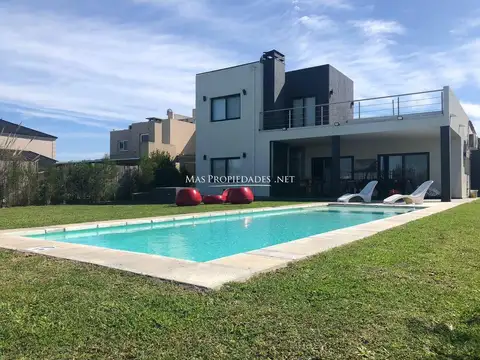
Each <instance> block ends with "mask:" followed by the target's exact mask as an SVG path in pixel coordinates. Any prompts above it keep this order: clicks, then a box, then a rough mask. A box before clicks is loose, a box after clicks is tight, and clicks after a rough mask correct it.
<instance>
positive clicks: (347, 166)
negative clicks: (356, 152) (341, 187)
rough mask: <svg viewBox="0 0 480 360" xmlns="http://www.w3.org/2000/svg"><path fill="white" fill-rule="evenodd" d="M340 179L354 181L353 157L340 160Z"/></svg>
mask: <svg viewBox="0 0 480 360" xmlns="http://www.w3.org/2000/svg"><path fill="white" fill-rule="evenodd" d="M340 179H341V180H352V179H353V156H348V157H341V158H340Z"/></svg>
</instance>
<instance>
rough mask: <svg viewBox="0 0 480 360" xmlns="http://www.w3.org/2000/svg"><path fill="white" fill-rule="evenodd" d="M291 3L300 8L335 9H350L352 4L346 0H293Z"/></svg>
mask: <svg viewBox="0 0 480 360" xmlns="http://www.w3.org/2000/svg"><path fill="white" fill-rule="evenodd" d="M292 4H294V6H296V7H298V8H299V9H302V7H304V6H305V7H322V8H329V9H336V10H352V9H353V4H352V2H350V1H347V0H293V1H292Z"/></svg>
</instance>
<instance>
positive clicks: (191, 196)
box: [175, 188, 202, 206]
mask: <svg viewBox="0 0 480 360" xmlns="http://www.w3.org/2000/svg"><path fill="white" fill-rule="evenodd" d="M201 202H202V195H201V194H200V192H199V191H198V190H197V189H193V188H187V189H180V190H178V192H177V197H176V198H175V203H176V204H177V206H195V205H198V204H200V203H201Z"/></svg>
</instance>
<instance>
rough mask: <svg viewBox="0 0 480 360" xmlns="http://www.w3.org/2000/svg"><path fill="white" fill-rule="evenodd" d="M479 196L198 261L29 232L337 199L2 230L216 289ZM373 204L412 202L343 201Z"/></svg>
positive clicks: (17, 238)
mask: <svg viewBox="0 0 480 360" xmlns="http://www.w3.org/2000/svg"><path fill="white" fill-rule="evenodd" d="M474 200H476V199H462V200H453V201H452V202H445V203H442V202H438V201H426V202H425V203H424V204H423V205H421V206H416V207H415V208H416V209H418V210H416V211H414V212H408V213H405V214H400V215H395V216H392V217H389V218H386V219H380V220H375V221H371V222H368V223H364V224H360V225H355V226H351V227H347V228H343V229H338V230H334V231H329V232H326V233H322V234H318V235H312V236H309V237H306V238H302V239H297V240H293V241H290V242H286V243H282V244H278V245H273V246H269V247H266V248H262V249H258V250H253V251H248V252H245V253H240V254H236V255H231V256H227V257H223V258H219V259H215V260H211V261H208V262H195V261H188V260H182V259H175V258H171V257H165V256H160V255H151V254H143V253H135V252H129V251H123V250H114V249H107V248H100V247H95V246H89V245H81V244H73V243H66V242H59V241H50V240H43V239H34V238H28V237H26V236H29V235H36V234H45V233H52V232H63V231H73V230H87V229H99V228H105V227H110V226H119V225H120V226H122V225H136V224H138V225H139V224H149V223H151V224H154V223H159V222H164V221H172V220H173V221H179V220H189V219H192V220H194V219H205V218H209V217H214V216H223V215H232V214H248V213H252V212H262V211H268V210H281V209H295V208H308V207H319V206H336V205H339V204H337V203H308V204H299V205H288V206H279V207H266V208H255V209H243V210H228V211H215V212H208V213H193V214H185V215H176V216H161V217H152V218H142V219H129V220H121V221H119V220H117V221H100V222H90V223H81V224H69V225H55V226H45V227H37V228H28V229H12V230H4V231H0V248H5V249H11V250H17V251H22V252H29V253H35V254H42V255H46V256H52V257H57V258H61V259H69V260H74V261H80V262H85V263H91V264H96V265H101V266H105V267H109V268H113V269H119V270H124V271H128V272H132V273H136V274H141V275H147V276H151V277H155V278H159V279H162V280H167V281H173V282H177V283H182V284H187V285H194V286H197V287H202V288H207V289H217V288H219V287H221V286H222V285H223V284H225V283H227V282H232V281H244V280H246V279H248V278H251V277H252V276H254V275H256V274H259V273H263V272H267V271H273V270H275V269H278V268H281V267H285V266H287V264H289V263H290V262H292V261H296V260H300V259H305V258H307V257H310V256H312V255H315V254H318V253H321V252H323V251H326V250H329V249H331V248H334V247H337V246H341V245H344V244H348V243H351V242H354V241H357V240H360V239H363V238H366V237H369V236H371V235H374V234H377V233H379V232H381V231H384V230H388V229H392V228H395V227H397V226H400V225H403V224H406V223H408V222H411V221H414V220H417V219H421V218H423V217H426V216H430V215H432V214H436V213H439V212H442V211H445V210H448V209H451V208H453V207H456V206H458V205H461V204H465V203H468V202H471V201H474ZM359 205H361V206H362V207H365V206H368V207H372V208H385V207H387V208H389V209H391V208H393V207H394V208H405V207H407V208H413V206H410V205H395V206H391V205H383V204H376V203H374V204H368V205H365V204H358V203H357V204H353V203H351V204H342V205H341V206H349V207H355V206H359Z"/></svg>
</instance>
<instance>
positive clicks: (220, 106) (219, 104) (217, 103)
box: [211, 94, 240, 121]
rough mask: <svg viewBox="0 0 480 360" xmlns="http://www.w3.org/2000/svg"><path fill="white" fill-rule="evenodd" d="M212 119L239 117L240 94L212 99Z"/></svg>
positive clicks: (220, 119) (221, 119)
mask: <svg viewBox="0 0 480 360" xmlns="http://www.w3.org/2000/svg"><path fill="white" fill-rule="evenodd" d="M211 119H212V121H224V120H234V119H240V94H236V95H230V96H225V97H220V98H214V99H212V117H211Z"/></svg>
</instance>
